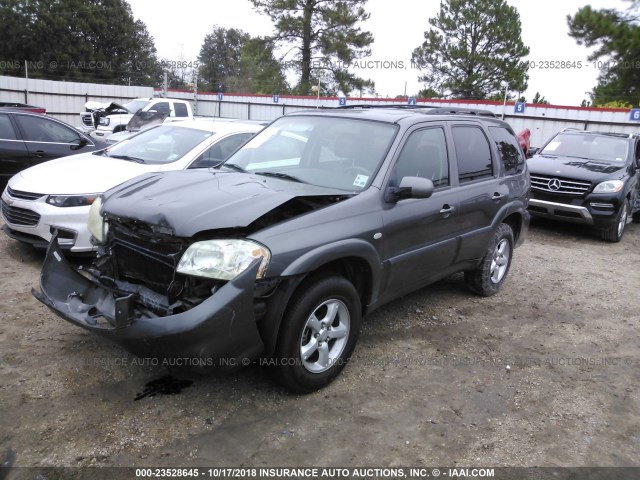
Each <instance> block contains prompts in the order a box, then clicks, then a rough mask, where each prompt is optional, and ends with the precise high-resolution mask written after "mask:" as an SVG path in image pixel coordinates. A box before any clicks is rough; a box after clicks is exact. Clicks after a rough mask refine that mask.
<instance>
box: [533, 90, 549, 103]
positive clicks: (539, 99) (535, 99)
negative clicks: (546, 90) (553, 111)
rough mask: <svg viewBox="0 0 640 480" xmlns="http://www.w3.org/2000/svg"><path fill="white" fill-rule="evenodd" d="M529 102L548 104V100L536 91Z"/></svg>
mask: <svg viewBox="0 0 640 480" xmlns="http://www.w3.org/2000/svg"><path fill="white" fill-rule="evenodd" d="M531 103H533V104H538V105H549V101H548V100H547V99H546V98H544V95H540V92H536V94H535V95H534V96H533V100H532V101H531Z"/></svg>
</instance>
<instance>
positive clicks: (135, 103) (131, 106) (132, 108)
mask: <svg viewBox="0 0 640 480" xmlns="http://www.w3.org/2000/svg"><path fill="white" fill-rule="evenodd" d="M147 105H149V100H131V101H130V102H128V103H125V104H124V105H123V107H124V108H126V109H127V110H128V111H129V112H130V113H136V112H137V111H138V110H140V109H141V108H144V107H146V106H147Z"/></svg>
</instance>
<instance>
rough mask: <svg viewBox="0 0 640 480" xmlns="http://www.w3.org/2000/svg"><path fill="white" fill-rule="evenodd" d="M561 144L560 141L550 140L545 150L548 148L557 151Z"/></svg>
mask: <svg viewBox="0 0 640 480" xmlns="http://www.w3.org/2000/svg"><path fill="white" fill-rule="evenodd" d="M559 146H560V142H549V145H547V146H546V147H544V149H545V150H548V151H550V152H553V151H555V149H556V148H558V147H559Z"/></svg>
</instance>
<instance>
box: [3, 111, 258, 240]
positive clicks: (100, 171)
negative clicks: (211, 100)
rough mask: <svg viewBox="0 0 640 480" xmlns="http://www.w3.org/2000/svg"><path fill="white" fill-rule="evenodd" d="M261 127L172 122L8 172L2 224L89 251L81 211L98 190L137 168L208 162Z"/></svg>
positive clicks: (27, 236)
mask: <svg viewBox="0 0 640 480" xmlns="http://www.w3.org/2000/svg"><path fill="white" fill-rule="evenodd" d="M262 128H263V127H262V125H259V124H255V123H242V122H237V123H220V124H214V123H213V122H208V121H197V120H194V121H190V122H176V123H174V124H168V125H159V126H156V127H152V128H150V129H148V130H144V131H142V132H140V133H139V134H137V135H135V136H132V137H131V138H129V139H127V140H125V141H123V142H120V143H118V144H116V145H112V146H110V147H109V148H107V149H105V150H102V151H99V152H95V153H89V154H85V155H74V156H72V157H68V158H64V159H59V160H53V161H51V162H46V163H44V164H42V165H37V166H35V167H32V168H29V169H27V170H24V171H22V172H20V173H19V174H18V175H16V176H14V177H13V178H12V179H11V180H10V181H9V184H8V186H7V188H6V189H5V191H4V192H3V194H2V217H3V219H4V221H5V225H4V226H3V230H4V232H5V233H6V234H7V235H9V236H10V237H11V238H14V239H16V240H19V241H22V242H24V243H28V244H31V245H33V246H35V247H43V248H44V247H46V246H47V244H48V243H49V241H50V240H51V237H52V235H53V233H54V232H56V231H57V232H58V241H59V243H60V246H61V248H63V249H65V250H69V251H71V252H88V251H91V250H93V249H94V246H93V245H92V244H91V242H90V235H89V231H88V230H87V216H88V213H89V207H90V206H91V204H92V203H93V201H94V200H95V199H96V198H97V196H98V195H99V194H101V193H102V192H104V191H106V190H108V189H110V188H112V187H114V186H116V185H118V184H119V183H122V182H124V181H125V180H128V179H130V178H133V177H135V176H137V175H140V174H142V173H148V172H160V171H167V170H181V169H186V168H209V167H213V166H215V165H217V164H219V163H221V162H222V161H223V160H224V159H225V158H227V157H228V156H229V154H231V153H232V152H233V151H234V150H236V149H237V148H238V147H239V146H240V145H242V144H243V143H244V142H245V141H247V140H248V139H249V138H250V137H251V136H253V135H254V134H255V133H256V132H258V131H259V130H261V129H262Z"/></svg>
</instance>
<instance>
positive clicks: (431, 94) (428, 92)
mask: <svg viewBox="0 0 640 480" xmlns="http://www.w3.org/2000/svg"><path fill="white" fill-rule="evenodd" d="M442 97H443V95H442V93H440V92H438V91H436V90H434V89H433V88H430V87H426V88H423V89H422V90H420V91H419V92H418V98H442Z"/></svg>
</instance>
